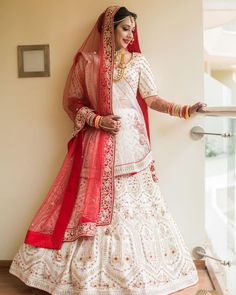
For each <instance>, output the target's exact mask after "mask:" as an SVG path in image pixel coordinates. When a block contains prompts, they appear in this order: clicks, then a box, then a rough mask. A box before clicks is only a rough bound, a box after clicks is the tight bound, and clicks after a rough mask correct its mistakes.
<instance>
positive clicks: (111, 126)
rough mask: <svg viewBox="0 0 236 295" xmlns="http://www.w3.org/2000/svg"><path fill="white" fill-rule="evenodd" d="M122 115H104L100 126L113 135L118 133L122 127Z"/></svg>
mask: <svg viewBox="0 0 236 295" xmlns="http://www.w3.org/2000/svg"><path fill="white" fill-rule="evenodd" d="M120 119H121V117H119V116H115V115H108V116H103V117H102V119H101V122H100V127H101V129H103V130H104V131H107V132H110V133H112V134H113V135H116V134H117V132H119V130H120V127H121V122H120Z"/></svg>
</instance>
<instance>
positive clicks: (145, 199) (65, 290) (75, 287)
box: [10, 6, 203, 295]
mask: <svg viewBox="0 0 236 295" xmlns="http://www.w3.org/2000/svg"><path fill="white" fill-rule="evenodd" d="M63 103H64V104H63V105H64V109H65V110H66V112H67V113H68V115H69V116H70V118H71V119H72V120H73V122H74V126H75V128H74V133H73V137H72V139H71V140H70V142H69V144H68V153H67V155H66V158H65V160H64V163H63V165H62V167H61V169H60V171H59V174H58V176H57V178H56V180H55V182H54V184H53V186H52V188H51V189H50V191H49V193H48V195H47V197H46V199H45V201H44V202H43V204H42V206H41V208H40V209H39V210H38V212H37V214H36V216H35V217H34V219H33V222H32V223H31V225H30V228H29V230H28V232H27V235H26V238H25V243H24V244H23V245H22V247H21V248H20V250H19V252H18V253H17V255H16V257H15V258H14V260H13V263H12V265H11V268H10V272H11V273H12V274H14V275H16V276H18V277H19V278H20V279H21V280H23V281H24V282H25V283H26V284H27V285H29V286H33V287H36V288H39V289H42V290H45V291H47V292H49V293H51V294H56V295H60V294H81V295H85V294H86V295H88V294H89V295H95V294H100V295H102V294H103V295H105V294H111V295H113V294H114V295H115V294H116V295H117V294H124V295H125V294H132V295H134V294H135V295H137V294H140V295H143V294H148V295H152V294H153V295H162V294H163V295H164V294H170V293H172V292H174V291H177V290H180V289H183V288H186V287H188V286H190V285H193V284H195V283H196V282H197V280H198V277H197V272H196V269H195V266H194V264H193V262H192V259H191V257H190V255H189V252H188V250H187V248H186V246H185V245H184V242H183V239H182V237H181V235H180V233H179V231H178V229H177V227H176V224H175V222H174V221H173V219H172V217H171V215H170V213H169V211H168V209H167V207H166V206H165V204H164V201H163V198H162V196H161V193H160V190H159V186H158V178H157V176H156V173H155V167H154V162H153V159H152V154H151V149H150V143H149V128H148V115H147V106H149V107H151V108H152V109H154V110H157V111H161V112H164V113H168V114H170V115H177V116H179V117H183V118H185V119H186V118H188V117H190V116H191V115H192V114H193V113H194V112H196V111H199V110H201V108H202V107H203V104H202V103H200V102H198V103H196V104H194V105H193V106H188V105H185V106H180V105H176V104H174V103H170V102H167V101H165V100H163V99H161V98H160V97H159V96H158V92H157V89H156V86H155V83H154V80H153V76H152V73H151V70H150V67H149V64H148V62H147V60H146V59H145V57H144V56H143V55H142V54H141V53H140V49H139V43H138V35H137V26H136V14H134V13H132V12H129V11H128V10H127V9H126V8H124V7H121V8H120V7H118V6H112V7H108V8H107V9H106V11H105V12H104V13H103V14H101V16H100V17H99V19H98V21H97V23H96V24H95V26H94V28H93V30H92V31H91V33H90V35H89V37H88V38H87V40H86V41H85V42H84V44H83V45H82V47H81V48H80V50H79V51H78V53H77V54H76V56H75V59H74V63H73V65H72V68H71V71H70V73H69V76H68V79H67V83H66V87H65V91H64V101H63Z"/></svg>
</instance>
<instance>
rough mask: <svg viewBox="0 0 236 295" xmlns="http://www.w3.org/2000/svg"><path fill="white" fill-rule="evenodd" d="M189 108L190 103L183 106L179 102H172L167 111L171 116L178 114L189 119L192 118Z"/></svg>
mask: <svg viewBox="0 0 236 295" xmlns="http://www.w3.org/2000/svg"><path fill="white" fill-rule="evenodd" d="M189 109H190V105H183V106H181V105H179V104H174V103H170V104H169V105H168V109H167V112H168V114H169V115H171V116H177V117H180V118H184V119H188V118H190V115H189Z"/></svg>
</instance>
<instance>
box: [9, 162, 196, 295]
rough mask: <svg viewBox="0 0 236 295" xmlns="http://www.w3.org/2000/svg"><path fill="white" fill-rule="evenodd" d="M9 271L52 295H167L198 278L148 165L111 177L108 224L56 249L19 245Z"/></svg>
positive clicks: (28, 283)
mask: <svg viewBox="0 0 236 295" xmlns="http://www.w3.org/2000/svg"><path fill="white" fill-rule="evenodd" d="M10 272H11V273H12V274H14V275H16V276H17V277H19V278H20V279H21V280H22V281H24V282H25V283H26V284H27V285H29V286H32V287H36V288H39V289H42V290H45V291H47V292H49V293H51V294H55V295H64V294H80V295H108V294H110V295H145V294H146V295H167V294H171V293H172V292H174V291H177V290H180V289H183V288H186V287H188V286H190V285H193V284H194V283H196V282H197V280H198V277H197V272H196V269H195V266H194V263H193V261H192V259H191V256H190V254H189V251H188V249H187V248H186V246H185V244H184V241H183V238H182V236H181V234H180V233H179V230H178V228H177V226H176V223H175V222H174V220H173V218H172V216H171V214H170V213H169V210H168V208H167V207H166V205H165V203H164V200H163V197H162V195H161V192H160V188H159V185H158V182H156V181H155V180H154V179H153V174H152V171H151V169H150V167H147V168H146V169H144V170H143V171H141V172H139V173H137V174H134V175H129V176H118V177H116V178H115V202H114V213H113V219H112V223H111V224H110V225H109V226H108V227H103V226H102V227H98V228H97V233H96V235H95V237H94V238H79V239H78V240H76V241H74V242H69V243H67V242H66V243H63V246H62V249H61V250H60V251H56V250H50V249H43V248H37V247H33V246H30V245H26V244H23V245H22V247H21V248H20V250H19V252H18V253H17V255H16V256H15V258H14V261H13V263H12V265H11V269H10Z"/></svg>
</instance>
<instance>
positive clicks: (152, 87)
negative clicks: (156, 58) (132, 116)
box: [138, 55, 158, 98]
mask: <svg viewBox="0 0 236 295" xmlns="http://www.w3.org/2000/svg"><path fill="white" fill-rule="evenodd" d="M138 88H139V92H140V94H141V96H142V98H146V97H149V96H154V95H158V90H157V87H156V84H155V82H154V76H153V73H152V71H151V68H150V65H149V63H148V61H147V59H146V58H145V57H144V56H143V55H142V56H141V63H140V76H139V85H138Z"/></svg>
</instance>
